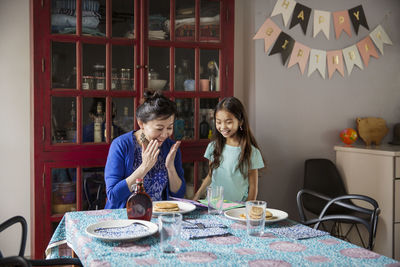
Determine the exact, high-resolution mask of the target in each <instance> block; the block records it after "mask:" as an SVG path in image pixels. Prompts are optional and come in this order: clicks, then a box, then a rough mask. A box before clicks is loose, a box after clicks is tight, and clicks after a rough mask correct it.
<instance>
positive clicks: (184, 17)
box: [175, 0, 196, 41]
mask: <svg viewBox="0 0 400 267" xmlns="http://www.w3.org/2000/svg"><path fill="white" fill-rule="evenodd" d="M195 3H196V1H195V0H176V1H175V40H176V41H194V40H195V33H196V16H195Z"/></svg>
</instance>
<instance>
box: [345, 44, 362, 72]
mask: <svg viewBox="0 0 400 267" xmlns="http://www.w3.org/2000/svg"><path fill="white" fill-rule="evenodd" d="M343 57H344V61H345V62H346V67H347V72H348V74H349V76H350V74H351V71H352V70H353V66H354V65H357V66H358V67H359V68H360V69H364V66H363V64H362V63H361V57H360V53H358V50H357V46H356V45H352V46H349V47H347V48H345V49H343Z"/></svg>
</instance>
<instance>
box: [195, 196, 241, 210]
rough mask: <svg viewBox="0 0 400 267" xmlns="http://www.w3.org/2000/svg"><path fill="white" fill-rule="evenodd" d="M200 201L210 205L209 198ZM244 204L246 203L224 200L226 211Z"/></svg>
mask: <svg viewBox="0 0 400 267" xmlns="http://www.w3.org/2000/svg"><path fill="white" fill-rule="evenodd" d="M199 202H200V203H202V204H204V205H208V201H207V199H200V200H199ZM244 206H245V205H244V204H243V203H240V202H233V201H229V200H224V203H223V204H222V209H223V210H224V211H226V210H231V209H236V208H241V207H244ZM207 207H208V206H207Z"/></svg>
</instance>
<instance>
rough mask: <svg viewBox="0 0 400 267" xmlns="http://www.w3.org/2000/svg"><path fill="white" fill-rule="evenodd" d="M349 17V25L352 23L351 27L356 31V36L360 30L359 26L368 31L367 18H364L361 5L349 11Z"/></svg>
mask: <svg viewBox="0 0 400 267" xmlns="http://www.w3.org/2000/svg"><path fill="white" fill-rule="evenodd" d="M349 16H350V20H351V23H353V27H354V30H355V31H356V34H358V29H359V28H360V25H362V26H364V27H365V28H367V29H368V30H369V27H368V23H367V18H366V17H365V13H364V9H363V7H362V5H359V6H356V7H353V8H351V9H349Z"/></svg>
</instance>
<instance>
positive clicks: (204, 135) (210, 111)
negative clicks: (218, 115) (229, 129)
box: [199, 98, 218, 139]
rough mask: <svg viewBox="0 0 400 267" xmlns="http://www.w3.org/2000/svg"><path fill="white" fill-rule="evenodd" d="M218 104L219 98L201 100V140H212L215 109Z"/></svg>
mask: <svg viewBox="0 0 400 267" xmlns="http://www.w3.org/2000/svg"><path fill="white" fill-rule="evenodd" d="M217 104H218V98H201V99H200V109H199V117H200V120H199V138H200V139H211V137H212V135H213V133H214V130H215V122H214V108H215V107H216V106H217Z"/></svg>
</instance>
